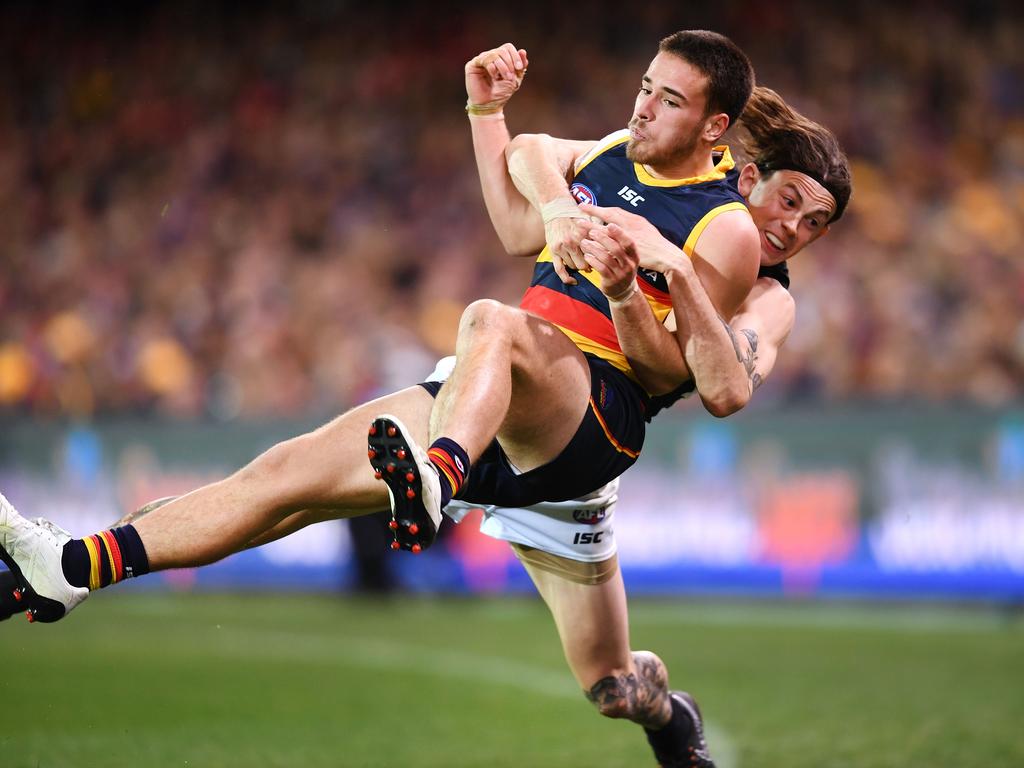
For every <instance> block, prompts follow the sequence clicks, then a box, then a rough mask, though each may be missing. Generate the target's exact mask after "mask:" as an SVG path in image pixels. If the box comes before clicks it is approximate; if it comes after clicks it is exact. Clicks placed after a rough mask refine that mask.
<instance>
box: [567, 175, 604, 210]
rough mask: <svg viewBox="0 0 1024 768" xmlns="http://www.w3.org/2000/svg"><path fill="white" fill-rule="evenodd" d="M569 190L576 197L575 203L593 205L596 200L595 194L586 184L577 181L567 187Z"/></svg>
mask: <svg viewBox="0 0 1024 768" xmlns="http://www.w3.org/2000/svg"><path fill="white" fill-rule="evenodd" d="M569 191H570V192H571V193H572V196H573V197H574V198H576V202H577V203H590V204H591V205H593V204H594V203H596V202H597V196H596V195H595V194H594V193H593V192H592V191H591V189H590V187H588V186H587V185H586V184H580V183H579V182H578V181H577V182H576V183H575V184H573V185H572V186H571V187H569Z"/></svg>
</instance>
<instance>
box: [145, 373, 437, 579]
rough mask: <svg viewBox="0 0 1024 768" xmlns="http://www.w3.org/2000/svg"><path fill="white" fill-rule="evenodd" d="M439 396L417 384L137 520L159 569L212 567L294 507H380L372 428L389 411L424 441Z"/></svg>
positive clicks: (383, 494)
mask: <svg viewBox="0 0 1024 768" xmlns="http://www.w3.org/2000/svg"><path fill="white" fill-rule="evenodd" d="M432 407H433V398H432V397H431V396H430V395H429V393H427V392H426V391H425V390H423V389H422V388H421V387H410V388H408V389H405V390H402V391H401V392H398V393H396V394H393V395H388V396H386V397H382V398H379V399H377V400H373V401H371V402H370V403H366V404H365V405H361V406H359V407H358V408H354V409H353V410H351V411H348V412H347V413H345V414H344V415H342V416H339V417H338V418H336V419H334V420H333V421H331V422H329V423H328V424H325V425H324V426H322V427H320V428H319V429H317V430H314V431H313V432H309V433H307V434H305V435H301V436H300V437H296V438H293V439H291V440H287V441H285V442H283V443H279V444H277V445H275V446H274V447H272V448H270V449H269V450H268V451H266V452H265V453H263V454H261V455H260V456H259V457H257V458H256V459H255V460H253V461H252V462H251V463H250V464H248V465H247V466H246V467H244V468H243V469H241V470H239V471H238V472H236V473H235V474H234V475H232V476H231V477H229V478H227V479H225V480H222V481H220V482H218V483H213V484H211V485H208V486H205V487H203V488H200V489H198V490H196V491H193V492H191V493H189V494H186V495H185V496H182V497H180V498H178V499H175V500H174V501H172V502H171V503H169V504H167V505H165V506H163V507H160V508H159V509H156V510H154V511H153V512H152V513H150V514H149V515H147V516H146V517H144V518H142V519H140V520H139V521H138V523H137V526H136V527H137V530H138V532H139V535H140V537H141V538H142V540H143V542H144V543H145V545H146V553H147V555H148V556H149V559H150V567H151V569H153V570H158V569H162V568H180V567H185V566H195V565H205V564H207V563H212V562H215V561H216V560H219V559H221V558H223V557H226V556H227V555H229V554H232V553H233V552H237V551H239V550H241V549H244V548H245V547H246V546H247V545H248V544H249V542H251V541H252V540H253V539H255V538H256V537H257V536H259V535H260V534H262V533H263V532H265V531H267V530H269V529H271V528H273V527H274V526H276V525H277V524H278V523H279V522H280V521H281V520H283V519H284V518H285V517H287V516H288V515H290V514H292V513H293V512H298V511H301V510H304V509H310V508H317V507H321V508H344V509H346V510H351V511H353V512H354V511H358V510H366V511H367V512H375V511H377V510H379V509H382V508H385V507H386V505H387V495H386V492H385V490H384V488H383V487H382V486H381V485H380V483H378V482H376V481H375V478H374V476H373V473H372V471H371V470H370V469H369V467H368V466H367V463H366V430H367V426H368V425H369V424H370V422H371V420H372V419H373V416H374V415H375V414H377V413H380V412H381V411H382V410H386V411H389V412H393V413H396V414H398V415H400V416H401V417H402V419H403V421H404V422H405V423H406V425H407V426H408V427H409V429H410V430H411V431H412V432H413V434H414V436H415V437H416V438H417V439H419V440H424V439H425V438H426V435H427V423H428V418H429V414H430V410H431V408H432Z"/></svg>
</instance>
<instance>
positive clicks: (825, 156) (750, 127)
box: [740, 85, 853, 221]
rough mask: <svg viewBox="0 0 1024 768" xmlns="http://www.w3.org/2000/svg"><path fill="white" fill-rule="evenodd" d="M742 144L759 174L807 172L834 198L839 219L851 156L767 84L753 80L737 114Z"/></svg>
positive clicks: (850, 184) (835, 215)
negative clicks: (747, 99)
mask: <svg viewBox="0 0 1024 768" xmlns="http://www.w3.org/2000/svg"><path fill="white" fill-rule="evenodd" d="M740 126H741V127H742V128H744V129H746V134H747V135H746V136H745V137H742V138H741V139H740V145H741V146H742V147H743V150H744V152H745V154H746V155H747V156H748V157H749V158H750V161H751V162H752V163H754V164H755V165H757V167H758V169H759V170H760V171H761V173H762V175H768V174H772V173H774V172H775V171H796V172H797V173H803V174H805V175H807V176H810V177H811V178H812V179H814V180H815V181H817V182H818V183H819V184H821V186H823V187H824V188H825V189H826V190H828V193H829V194H830V195H832V197H833V198H834V199H835V201H836V210H835V212H834V213H833V214H832V217H831V218H830V219H829V221H837V220H838V219H839V217H840V216H842V215H843V211H845V210H846V204H847V203H848V202H849V201H850V195H851V193H852V192H853V182H852V180H851V176H850V161H849V160H847V158H846V153H844V152H843V148H842V147H841V146H840V145H839V140H838V139H837V138H836V137H835V134H833V133H832V131H830V130H829V129H828V128H826V127H825V126H823V125H820V124H818V123H816V122H814V121H813V120H811V119H809V118H806V117H804V116H803V115H801V114H800V113H799V112H797V111H796V110H795V109H793V108H792V107H791V106H789V104H787V103H786V101H785V99H783V98H782V97H781V96H779V94H777V93H776V92H775V91H773V90H772V89H771V88H765V87H764V86H760V85H759V86H757V87H756V88H754V90H753V93H751V95H750V100H749V101H747V106H746V107H745V108H744V110H743V114H742V115H740Z"/></svg>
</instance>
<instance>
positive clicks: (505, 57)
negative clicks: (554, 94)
mask: <svg viewBox="0 0 1024 768" xmlns="http://www.w3.org/2000/svg"><path fill="white" fill-rule="evenodd" d="M528 63H529V62H528V59H527V56H526V51H525V50H523V49H522V48H516V47H515V46H514V45H512V44H511V43H505V44H504V45H501V46H499V47H498V48H493V49H491V50H489V51H484V52H482V53H479V54H477V55H476V56H474V57H473V58H472V59H470V60H469V61H467V62H466V95H467V97H468V100H467V102H466V113H467V115H468V116H469V125H470V130H471V131H472V134H473V154H474V156H475V158H476V167H477V172H478V174H479V176H480V188H481V190H482V191H483V196H484V205H485V206H486V207H487V215H488V216H489V217H490V219H491V225H492V226H493V227H494V231H495V232H496V233H497V235H498V239H499V240H501V244H502V246H503V247H504V248H505V251H506V252H508V253H509V254H510V255H512V256H536V255H537V254H538V253H540V250H541V249H542V248H543V247H544V222H543V220H542V219H541V216H540V213H539V212H538V211H537V210H536V209H535V208H534V207H533V206H532V205H531V204H530V202H529V201H528V200H527V199H526V198H525V197H523V196H522V195H521V194H520V193H519V190H517V189H516V187H515V184H513V183H512V177H511V176H510V175H509V172H508V165H507V163H506V162H505V150H506V149H507V148H508V145H509V141H510V138H511V137H510V136H509V132H508V128H507V127H506V125H505V113H504V108H505V105H506V104H507V103H508V101H509V99H511V98H512V96H513V95H514V94H515V92H516V91H517V90H518V89H519V86H520V85H522V82H523V78H524V77H525V76H526V68H527V65H528Z"/></svg>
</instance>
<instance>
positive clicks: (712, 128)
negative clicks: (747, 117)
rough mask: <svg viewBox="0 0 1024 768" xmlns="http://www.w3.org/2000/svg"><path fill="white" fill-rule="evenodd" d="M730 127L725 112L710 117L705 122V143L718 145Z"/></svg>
mask: <svg viewBox="0 0 1024 768" xmlns="http://www.w3.org/2000/svg"><path fill="white" fill-rule="evenodd" d="M728 127H729V116H728V115H727V114H725V113H724V112H720V113H718V114H717V115H710V116H709V117H708V119H707V120H705V121H704V141H706V142H708V143H709V144H717V143H718V141H719V139H721V138H722V135H723V134H724V133H725V131H726V129H727V128H728Z"/></svg>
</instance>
